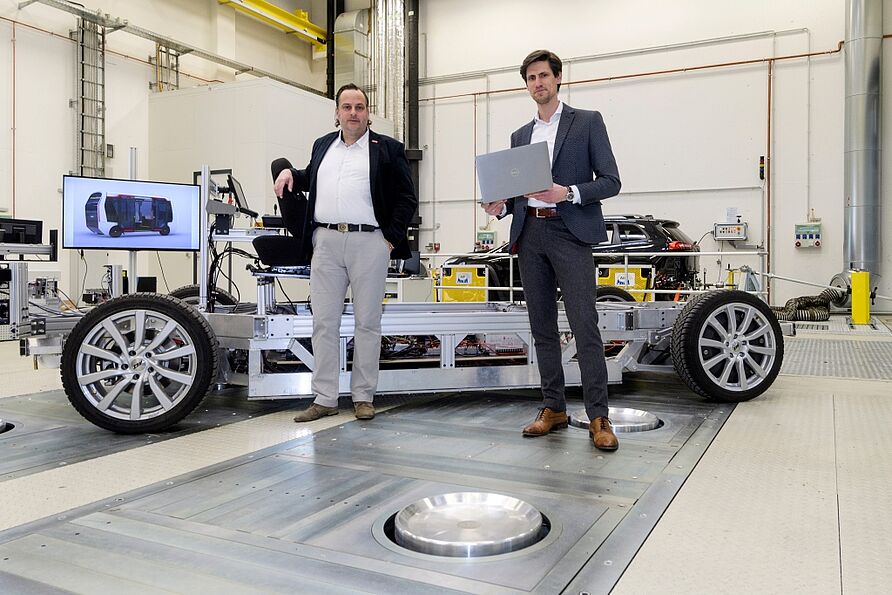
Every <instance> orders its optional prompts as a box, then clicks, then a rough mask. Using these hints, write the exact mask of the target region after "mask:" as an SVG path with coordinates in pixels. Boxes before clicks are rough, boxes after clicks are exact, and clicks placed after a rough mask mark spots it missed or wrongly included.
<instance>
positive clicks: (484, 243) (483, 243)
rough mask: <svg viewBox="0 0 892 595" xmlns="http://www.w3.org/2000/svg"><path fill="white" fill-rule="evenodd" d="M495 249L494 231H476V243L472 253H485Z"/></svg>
mask: <svg viewBox="0 0 892 595" xmlns="http://www.w3.org/2000/svg"><path fill="white" fill-rule="evenodd" d="M495 247H496V232H495V230H492V231H491V230H488V229H480V230H477V242H476V243H475V244H474V252H486V251H488V250H492V249H493V248H495Z"/></svg>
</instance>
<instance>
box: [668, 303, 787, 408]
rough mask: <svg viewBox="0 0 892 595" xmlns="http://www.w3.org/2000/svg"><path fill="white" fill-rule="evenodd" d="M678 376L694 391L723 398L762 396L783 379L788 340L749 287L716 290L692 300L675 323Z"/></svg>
mask: <svg viewBox="0 0 892 595" xmlns="http://www.w3.org/2000/svg"><path fill="white" fill-rule="evenodd" d="M670 350H671V352H672V363H673V364H674V365H675V370H676V372H678V375H679V376H680V377H681V378H682V380H684V381H685V383H686V384H687V385H688V386H689V387H690V388H691V390H693V391H694V392H696V393H698V394H700V395H703V396H705V397H707V398H709V399H712V400H715V401H721V402H723V403H739V402H742V401H748V400H750V399H752V398H754V397H757V396H759V395H760V394H762V393H763V392H765V390H767V389H768V387H770V386H771V384H772V383H773V382H774V379H775V378H777V375H778V373H779V372H780V368H781V364H782V363H783V359H784V341H783V336H782V334H781V328H780V324H779V323H778V321H777V317H776V316H775V315H774V313H772V311H771V309H770V308H769V307H768V305H767V304H766V303H765V302H763V301H762V300H760V299H759V298H757V297H756V296H753V295H751V294H748V293H746V292H743V291H736V290H733V291H714V292H710V293H705V294H702V295H700V296H698V297H697V298H696V299H694V300H692V301H690V302H688V304H687V305H686V306H685V307H684V309H683V310H682V311H681V314H680V315H679V316H678V318H677V319H676V321H675V324H674V325H673V327H672V340H671V346H670Z"/></svg>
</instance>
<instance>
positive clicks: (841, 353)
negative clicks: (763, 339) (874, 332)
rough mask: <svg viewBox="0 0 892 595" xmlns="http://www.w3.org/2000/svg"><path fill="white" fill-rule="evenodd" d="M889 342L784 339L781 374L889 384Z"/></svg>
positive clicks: (891, 344) (891, 354)
mask: <svg viewBox="0 0 892 595" xmlns="http://www.w3.org/2000/svg"><path fill="white" fill-rule="evenodd" d="M890 362H892V341H867V340H857V339H849V340H838V339H837V340H834V339H830V338H820V339H817V338H815V339H812V338H804V337H797V338H787V339H786V341H785V342H784V364H783V367H782V368H781V373H783V374H795V375H799V376H815V377H818V376H835V377H840V378H863V379H867V380H892V363H890Z"/></svg>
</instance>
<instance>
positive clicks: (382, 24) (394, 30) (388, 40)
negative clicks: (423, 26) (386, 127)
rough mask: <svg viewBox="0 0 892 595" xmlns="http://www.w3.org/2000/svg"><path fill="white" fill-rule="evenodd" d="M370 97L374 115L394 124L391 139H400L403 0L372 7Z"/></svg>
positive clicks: (403, 76) (384, 1)
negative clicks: (372, 46) (373, 14)
mask: <svg viewBox="0 0 892 595" xmlns="http://www.w3.org/2000/svg"><path fill="white" fill-rule="evenodd" d="M373 6H374V11H375V16H374V18H375V25H374V27H373V31H372V36H373V38H374V49H373V53H372V57H373V62H372V87H371V90H372V95H371V98H370V99H371V102H372V104H374V106H375V111H376V113H378V114H380V115H382V116H384V117H385V118H387V119H388V120H391V121H392V122H393V136H395V137H396V138H397V139H399V140H403V130H404V129H405V123H404V118H405V96H406V92H405V89H406V25H405V14H404V11H405V2H404V1H403V0H377V1H376V2H374V4H373Z"/></svg>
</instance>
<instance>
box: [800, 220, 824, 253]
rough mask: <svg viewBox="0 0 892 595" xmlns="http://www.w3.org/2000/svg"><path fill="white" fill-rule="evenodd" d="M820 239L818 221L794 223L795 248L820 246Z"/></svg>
mask: <svg viewBox="0 0 892 595" xmlns="http://www.w3.org/2000/svg"><path fill="white" fill-rule="evenodd" d="M821 239H822V238H821V224H820V223H802V224H796V226H795V246H796V247H797V248H820V247H821Z"/></svg>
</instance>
